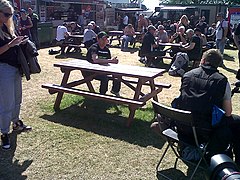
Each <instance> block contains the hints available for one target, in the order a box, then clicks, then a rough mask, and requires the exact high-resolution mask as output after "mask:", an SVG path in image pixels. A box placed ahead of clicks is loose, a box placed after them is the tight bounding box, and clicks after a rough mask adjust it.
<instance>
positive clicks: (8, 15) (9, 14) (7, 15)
mask: <svg viewBox="0 0 240 180" xmlns="http://www.w3.org/2000/svg"><path fill="white" fill-rule="evenodd" d="M0 12H1V13H3V15H4V16H5V17H6V18H9V17H11V16H13V14H12V13H5V12H2V11H0Z"/></svg>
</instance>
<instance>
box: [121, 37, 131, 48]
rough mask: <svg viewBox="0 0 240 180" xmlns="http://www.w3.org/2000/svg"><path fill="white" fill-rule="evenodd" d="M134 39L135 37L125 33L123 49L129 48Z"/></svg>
mask: <svg viewBox="0 0 240 180" xmlns="http://www.w3.org/2000/svg"><path fill="white" fill-rule="evenodd" d="M133 40H134V37H132V36H126V35H124V36H123V39H122V45H121V49H127V48H128V43H129V42H132V41H133Z"/></svg>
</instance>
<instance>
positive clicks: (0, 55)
mask: <svg viewBox="0 0 240 180" xmlns="http://www.w3.org/2000/svg"><path fill="white" fill-rule="evenodd" d="M13 12H14V10H13V7H12V6H11V5H10V4H9V1H7V0H0V74H1V75H0V129H1V133H2V135H1V145H2V148H3V149H10V138H9V131H10V124H11V121H12V122H13V130H19V131H25V130H31V127H30V126H26V125H24V124H23V122H22V120H20V117H19V114H20V106H21V101H22V81H21V74H20V71H19V68H20V67H19V63H18V54H17V48H18V46H17V45H19V44H20V43H21V42H22V40H23V36H18V37H17V36H16V35H15V32H14V24H13V19H12V16H13Z"/></svg>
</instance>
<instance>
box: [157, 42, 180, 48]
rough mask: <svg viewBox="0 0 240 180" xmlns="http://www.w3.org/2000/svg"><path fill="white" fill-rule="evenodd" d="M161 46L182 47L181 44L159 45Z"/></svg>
mask: <svg viewBox="0 0 240 180" xmlns="http://www.w3.org/2000/svg"><path fill="white" fill-rule="evenodd" d="M158 45H159V46H172V47H181V44H179V43H161V42H160V43H158Z"/></svg>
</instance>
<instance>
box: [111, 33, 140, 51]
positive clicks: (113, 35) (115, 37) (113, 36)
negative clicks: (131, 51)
mask: <svg viewBox="0 0 240 180" xmlns="http://www.w3.org/2000/svg"><path fill="white" fill-rule="evenodd" d="M108 35H109V37H110V40H109V43H110V44H112V41H113V40H118V44H119V45H121V41H120V40H121V37H122V36H123V35H124V34H123V31H109V32H108ZM135 36H136V37H135V43H136V42H141V40H140V39H141V36H142V33H140V32H135ZM135 43H134V45H133V47H135Z"/></svg>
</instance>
